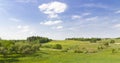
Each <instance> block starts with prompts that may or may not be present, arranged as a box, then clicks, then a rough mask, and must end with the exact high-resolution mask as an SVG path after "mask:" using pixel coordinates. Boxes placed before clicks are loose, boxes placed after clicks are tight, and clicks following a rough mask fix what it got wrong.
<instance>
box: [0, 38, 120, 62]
mask: <svg viewBox="0 0 120 63" xmlns="http://www.w3.org/2000/svg"><path fill="white" fill-rule="evenodd" d="M55 44H61V45H62V46H63V49H65V48H72V49H75V48H77V47H80V48H83V47H85V48H88V49H94V48H95V49H97V47H98V46H99V43H89V42H81V41H70V40H65V41H52V42H49V43H46V44H43V46H44V45H55ZM119 47H120V45H116V44H111V45H110V46H109V47H108V48H106V49H104V50H101V51H99V52H97V53H86V54H85V53H74V52H61V50H56V49H51V48H41V50H40V51H38V52H37V53H35V54H32V55H25V56H21V57H19V56H18V55H14V56H13V57H9V58H6V59H5V58H2V57H1V56H0V63H120V52H116V53H112V48H116V49H117V48H119Z"/></svg>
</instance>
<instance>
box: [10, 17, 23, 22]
mask: <svg viewBox="0 0 120 63" xmlns="http://www.w3.org/2000/svg"><path fill="white" fill-rule="evenodd" d="M9 20H10V21H13V22H20V21H21V20H19V19H16V18H10V19H9Z"/></svg>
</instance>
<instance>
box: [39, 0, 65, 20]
mask: <svg viewBox="0 0 120 63" xmlns="http://www.w3.org/2000/svg"><path fill="white" fill-rule="evenodd" d="M38 8H39V9H40V11H42V12H43V13H45V14H47V15H48V17H49V18H57V17H58V14H59V13H62V12H64V11H65V10H66V9H67V4H65V3H62V2H57V1H55V2H51V3H44V4H42V5H39V7H38Z"/></svg>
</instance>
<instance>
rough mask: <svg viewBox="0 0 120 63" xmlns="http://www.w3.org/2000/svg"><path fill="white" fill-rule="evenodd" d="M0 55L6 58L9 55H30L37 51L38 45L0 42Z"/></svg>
mask: <svg viewBox="0 0 120 63" xmlns="http://www.w3.org/2000/svg"><path fill="white" fill-rule="evenodd" d="M0 44H1V45H0V54H2V55H3V56H4V57H6V56H7V55H9V54H32V53H35V52H36V51H38V50H39V48H40V44H31V43H28V42H11V41H1V42H0Z"/></svg>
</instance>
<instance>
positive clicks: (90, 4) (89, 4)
mask: <svg viewBox="0 0 120 63" xmlns="http://www.w3.org/2000/svg"><path fill="white" fill-rule="evenodd" d="M81 7H96V8H104V9H106V8H109V7H108V6H106V5H103V4H95V3H88V4H84V5H81Z"/></svg>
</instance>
